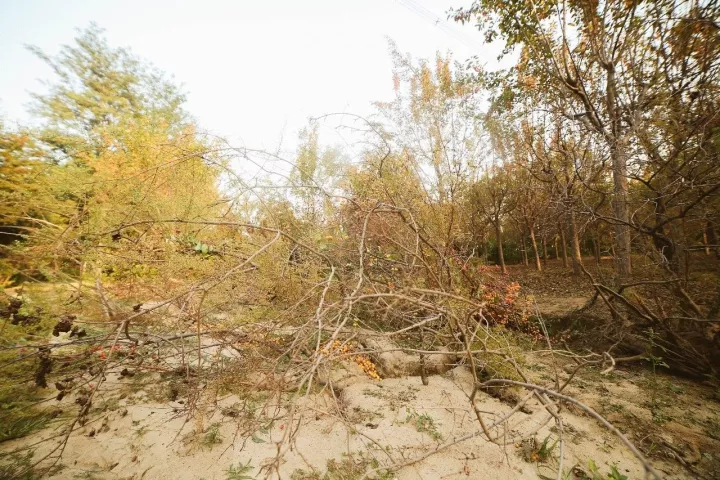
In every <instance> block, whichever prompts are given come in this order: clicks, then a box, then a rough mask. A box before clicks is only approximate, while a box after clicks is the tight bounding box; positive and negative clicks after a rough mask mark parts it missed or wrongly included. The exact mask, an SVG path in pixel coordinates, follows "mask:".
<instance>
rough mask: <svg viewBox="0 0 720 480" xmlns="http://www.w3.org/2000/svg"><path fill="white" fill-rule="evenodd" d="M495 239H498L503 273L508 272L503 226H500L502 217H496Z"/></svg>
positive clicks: (499, 259)
mask: <svg viewBox="0 0 720 480" xmlns="http://www.w3.org/2000/svg"><path fill="white" fill-rule="evenodd" d="M495 239H496V240H497V247H498V261H499V262H500V270H501V271H502V273H507V268H505V255H504V254H503V244H502V227H501V226H500V219H496V221H495Z"/></svg>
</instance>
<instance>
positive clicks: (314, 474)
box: [290, 455, 395, 480]
mask: <svg viewBox="0 0 720 480" xmlns="http://www.w3.org/2000/svg"><path fill="white" fill-rule="evenodd" d="M379 466H380V464H379V463H378V461H377V460H375V459H374V458H366V457H365V456H363V455H355V456H349V455H346V456H344V458H343V459H342V460H340V461H338V460H335V459H331V460H328V462H327V470H326V472H325V473H324V474H321V473H320V472H318V471H317V470H313V471H311V472H308V471H305V470H302V469H298V470H295V471H294V472H292V474H291V476H290V478H291V480H359V479H361V478H363V477H364V476H365V474H366V473H367V471H368V469H372V470H376V472H374V473H375V477H374V478H377V479H379V480H390V479H392V478H395V477H394V475H393V473H392V472H389V471H387V470H382V469H378V468H379Z"/></svg>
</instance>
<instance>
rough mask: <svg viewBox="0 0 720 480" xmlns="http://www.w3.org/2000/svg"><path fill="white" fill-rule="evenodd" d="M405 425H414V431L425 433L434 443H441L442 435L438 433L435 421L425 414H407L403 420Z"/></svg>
mask: <svg viewBox="0 0 720 480" xmlns="http://www.w3.org/2000/svg"><path fill="white" fill-rule="evenodd" d="M405 422H406V423H411V424H413V425H415V429H416V430H417V431H418V432H420V433H426V434H427V435H429V436H430V438H432V439H433V440H435V441H436V442H440V441H442V435H441V434H440V432H438V429H437V425H435V420H434V419H433V418H432V417H431V416H430V415H428V414H427V413H423V414H418V413H417V412H412V413H408V415H407V417H406V418H405Z"/></svg>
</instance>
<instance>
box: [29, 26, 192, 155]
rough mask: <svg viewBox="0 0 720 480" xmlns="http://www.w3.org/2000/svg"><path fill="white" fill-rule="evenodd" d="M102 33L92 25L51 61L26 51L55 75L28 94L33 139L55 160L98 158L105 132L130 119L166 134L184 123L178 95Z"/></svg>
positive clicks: (182, 98)
mask: <svg viewBox="0 0 720 480" xmlns="http://www.w3.org/2000/svg"><path fill="white" fill-rule="evenodd" d="M102 32H103V31H102V29H100V28H99V27H97V26H96V25H94V24H92V25H91V26H90V27H88V28H87V29H85V30H81V31H79V34H78V37H77V38H76V39H75V43H74V44H73V45H66V46H64V47H63V48H62V49H61V51H60V53H59V54H57V55H56V56H53V57H51V56H49V55H47V54H46V53H44V52H43V51H42V50H40V49H39V48H37V47H29V48H30V50H31V51H32V52H33V53H35V55H37V56H38V57H39V58H41V59H42V60H44V61H45V62H46V63H47V64H48V65H49V66H50V67H51V68H52V69H53V71H54V72H55V74H56V76H57V81H56V82H53V83H50V84H49V91H48V93H46V94H34V95H33V97H34V99H35V106H34V109H33V111H34V113H35V114H36V115H37V116H39V117H41V118H43V119H45V125H44V128H43V129H42V130H41V131H40V132H39V134H38V140H39V141H40V142H42V143H44V144H46V145H47V146H48V147H49V148H51V149H52V151H53V152H54V153H55V155H56V157H55V158H56V160H67V159H69V158H71V157H72V158H73V159H74V160H76V161H81V160H82V161H85V160H86V159H87V158H88V157H89V156H92V155H98V154H99V152H100V150H101V149H102V148H107V147H108V142H109V139H108V137H107V135H106V134H107V129H108V128H110V127H112V126H116V125H118V124H119V123H121V122H123V121H125V122H127V121H128V120H130V119H134V120H136V121H138V120H141V119H142V120H143V121H144V122H145V125H146V126H148V127H151V128H157V129H164V130H169V131H172V132H177V131H178V130H180V129H182V128H183V125H185V124H187V123H188V118H187V114H186V113H185V112H184V111H183V109H182V104H183V103H184V101H185V96H184V95H183V94H182V93H181V92H180V90H179V89H178V88H177V87H176V86H175V85H174V84H173V83H171V82H169V81H167V80H166V79H165V78H164V76H163V75H162V74H161V73H159V72H158V71H156V70H155V69H154V68H152V66H149V65H147V64H145V63H143V62H141V61H140V60H138V59H137V58H135V57H133V55H132V54H131V53H130V52H129V51H128V50H126V49H123V48H112V47H110V46H109V45H108V43H107V40H106V39H105V38H104V37H103V34H102Z"/></svg>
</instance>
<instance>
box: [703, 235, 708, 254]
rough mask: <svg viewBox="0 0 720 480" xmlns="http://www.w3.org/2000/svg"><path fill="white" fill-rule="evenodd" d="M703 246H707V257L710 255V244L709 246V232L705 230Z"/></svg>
mask: <svg viewBox="0 0 720 480" xmlns="http://www.w3.org/2000/svg"><path fill="white" fill-rule="evenodd" d="M703 245H705V255H710V244H708V236H707V230H703Z"/></svg>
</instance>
